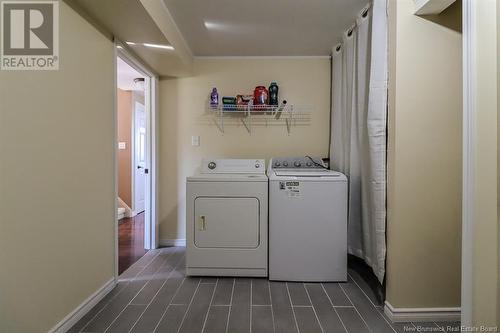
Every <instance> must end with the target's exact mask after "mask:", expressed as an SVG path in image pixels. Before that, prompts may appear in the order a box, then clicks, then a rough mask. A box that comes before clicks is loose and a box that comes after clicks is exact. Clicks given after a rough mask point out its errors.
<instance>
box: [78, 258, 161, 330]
mask: <svg viewBox="0 0 500 333" xmlns="http://www.w3.org/2000/svg"><path fill="white" fill-rule="evenodd" d="M146 253H147V252H146ZM159 255H160V252H159V251H158V253H157V254H156V255H154V256H153V258H152V259H151V261H150V262H149V263H151V262H152V261H153V260H154V259H155V258H156V257H157V256H159ZM141 258H142V257H141ZM139 260H140V259H139ZM134 264H135V263H134ZM134 264H132V266H133V265H134ZM132 266H130V267H132ZM148 266H149V264H147V265H146V266H144V267H142V269H141V270H139V271H138V272H137V273H136V274H135V275H134V276H133V277H131V279H130V280H127V281H126V282H124V283H125V286H124V287H123V289H122V290H120V291H119V292H118V294H116V295H115V296H113V297H112V298H111V299H110V300H109V301H108V302H107V303H106V305H104V306H103V307H102V309H101V310H99V311H98V312H97V313H96V314H95V315H94V316H93V317H92V318H91V319H90V320H89V321H88V322H87V323H86V324H85V326H83V327H82V329H81V330H80V331H79V332H80V333H84V332H85V328H86V327H87V326H89V324H90V323H91V322H92V320H94V319H95V318H96V317H97V316H98V315H99V314H100V313H101V312H102V311H104V309H105V308H107V307H108V305H109V304H110V303H111V301H113V300H114V299H115V298H116V297H118V295H120V294H121V293H122V292H123V291H124V290H125V288H127V287H128V285H130V282H132V281H134V280H135V278H136V277H137V275H139V274H140V273H142V272H143V271H144V270H145V269H146V267H148ZM130 267H129V268H130ZM139 267H140V266H139ZM119 278H120V277H119V276H118V277H117V281H118V282H117V283H116V284H118V283H120V280H119ZM124 281H125V280H124ZM115 288H116V286H115ZM113 289H114V288H113ZM141 290H142V289H141ZM110 292H111V291H110Z"/></svg>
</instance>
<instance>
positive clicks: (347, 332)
mask: <svg viewBox="0 0 500 333" xmlns="http://www.w3.org/2000/svg"><path fill="white" fill-rule="evenodd" d="M320 285H321V289H322V290H323V292H324V293H325V295H326V298H328V301H329V302H330V305H331V306H332V308H333V311H335V314H336V315H337V317H339V320H340V323H341V324H342V326H343V327H344V329H345V331H346V333H349V330H348V329H347V327H346V326H345V324H344V321H343V320H342V317H340V315H339V313H338V312H337V309H335V307H334V306H333V302H332V299H331V298H330V295H328V293H327V292H326V289H325V286H324V285H323V283H320ZM361 319H363V318H361ZM363 321H364V320H363ZM365 324H366V323H365ZM366 327H367V328H368V330H369V329H370V328H369V327H368V325H366Z"/></svg>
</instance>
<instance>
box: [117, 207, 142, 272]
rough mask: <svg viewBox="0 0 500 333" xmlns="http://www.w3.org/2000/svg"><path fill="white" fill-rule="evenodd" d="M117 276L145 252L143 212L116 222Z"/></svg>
mask: <svg viewBox="0 0 500 333" xmlns="http://www.w3.org/2000/svg"><path fill="white" fill-rule="evenodd" d="M118 237H119V238H118V272H119V273H118V274H122V273H123V272H124V271H125V270H127V268H129V267H130V266H132V264H134V263H135V262H136V261H137V260H139V259H140V258H141V257H142V256H143V255H144V254H145V253H146V252H147V251H146V250H145V249H144V212H142V213H140V214H137V215H136V216H134V217H125V218H123V219H121V220H120V221H118Z"/></svg>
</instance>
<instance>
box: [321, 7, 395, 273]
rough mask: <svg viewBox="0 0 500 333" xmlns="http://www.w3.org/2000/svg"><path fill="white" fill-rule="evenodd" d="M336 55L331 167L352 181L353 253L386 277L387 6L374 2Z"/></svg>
mask: <svg viewBox="0 0 500 333" xmlns="http://www.w3.org/2000/svg"><path fill="white" fill-rule="evenodd" d="M363 13H364V15H363V14H360V16H359V17H358V19H357V21H356V24H355V25H354V26H353V27H352V28H351V29H349V30H348V31H346V32H345V34H344V36H343V41H342V43H341V44H339V45H337V46H336V47H335V48H334V49H333V56H332V118H331V119H332V123H331V133H332V137H331V146H330V160H331V163H330V164H331V168H332V169H334V170H338V171H341V172H343V173H345V174H346V175H347V177H348V179H349V220H348V251H349V253H350V254H353V255H355V256H357V257H360V258H362V259H364V260H365V262H366V263H367V264H368V265H369V266H371V267H372V269H373V271H374V273H375V275H376V276H377V277H378V279H379V280H380V282H382V281H383V279H384V275H385V254H386V244H385V220H386V146H387V143H386V132H387V76H388V74H387V2H386V0H374V1H373V3H372V7H371V8H370V9H369V10H368V11H363Z"/></svg>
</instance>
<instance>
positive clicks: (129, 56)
mask: <svg viewBox="0 0 500 333" xmlns="http://www.w3.org/2000/svg"><path fill="white" fill-rule="evenodd" d="M114 44H115V58H114V62H115V107H114V110H113V112H114V118H115V123H114V126H115V156H114V159H115V197H116V198H118V181H117V179H118V163H117V160H118V158H117V156H118V144H117V139H116V138H117V122H116V119H117V109H116V100H117V97H116V93H117V91H118V84H117V77H116V76H117V61H116V60H117V58H118V57H119V58H121V59H122V60H123V61H125V62H126V63H127V64H128V65H130V66H131V67H133V68H134V69H135V70H137V71H138V72H139V73H141V74H142V75H144V76H145V77H146V80H145V84H144V87H145V91H144V102H145V103H144V104H145V105H144V107H145V110H146V127H147V129H146V131H147V135H148V138H147V142H148V144H147V147H146V150H147V156H148V161H147V163H146V167H147V168H148V174H147V176H146V185H145V188H146V194H145V202H146V203H145V207H146V211H145V216H144V234H145V239H144V247H145V248H146V249H148V250H149V249H156V248H158V238H159V233H158V229H159V228H158V226H159V224H158V208H157V207H158V181H157V180H158V133H159V132H158V109H159V107H158V106H159V103H158V80H159V79H158V75H157V74H156V73H155V72H154V71H153V70H152V69H151V68H149V67H148V66H147V65H145V64H143V63H142V62H141V61H140V60H139V59H138V58H137V57H136V56H135V55H134V54H133V52H132V51H130V50H129V49H128V48H127V46H126V45H125V44H124V43H122V42H120V41H118V40H115V41H114ZM148 78H149V79H148ZM117 205H118V204H116V207H115V216H116V215H117V214H116V210H117ZM114 237H115V278H117V277H118V220H117V218H115V236H114Z"/></svg>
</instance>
